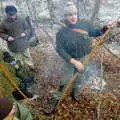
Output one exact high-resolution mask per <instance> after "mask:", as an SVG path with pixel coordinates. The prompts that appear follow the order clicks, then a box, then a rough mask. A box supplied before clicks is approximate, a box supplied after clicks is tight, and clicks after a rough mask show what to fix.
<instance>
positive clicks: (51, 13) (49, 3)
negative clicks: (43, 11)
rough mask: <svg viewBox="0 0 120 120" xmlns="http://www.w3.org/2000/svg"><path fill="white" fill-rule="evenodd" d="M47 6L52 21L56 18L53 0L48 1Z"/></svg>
mask: <svg viewBox="0 0 120 120" xmlns="http://www.w3.org/2000/svg"><path fill="white" fill-rule="evenodd" d="M47 4H48V10H49V14H50V17H51V19H54V18H56V17H55V14H54V4H53V1H52V0H47Z"/></svg>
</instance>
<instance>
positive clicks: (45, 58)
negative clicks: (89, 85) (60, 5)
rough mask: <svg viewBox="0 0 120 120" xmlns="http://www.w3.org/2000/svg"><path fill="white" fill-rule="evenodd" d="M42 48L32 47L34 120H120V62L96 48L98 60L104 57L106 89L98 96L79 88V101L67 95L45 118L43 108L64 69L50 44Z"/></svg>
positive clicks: (97, 93)
mask: <svg viewBox="0 0 120 120" xmlns="http://www.w3.org/2000/svg"><path fill="white" fill-rule="evenodd" d="M42 45H43V44H42ZM43 46H44V45H43ZM43 46H38V47H36V48H31V53H32V56H33V60H34V63H35V68H36V82H37V84H36V85H33V87H32V88H31V89H32V91H33V92H34V93H35V94H38V95H39V98H38V99H36V100H34V101H33V103H34V105H30V107H31V109H32V112H33V115H34V120H120V59H118V58H116V57H115V56H113V55H112V54H110V53H109V52H108V51H107V50H105V49H104V48H103V47H101V48H100V49H98V51H97V53H99V54H97V55H96V56H97V57H98V58H99V59H100V56H99V55H100V54H101V53H102V54H103V67H104V79H105V81H106V83H107V85H106V88H105V89H104V90H103V91H102V92H101V93H100V92H99V91H94V92H90V90H89V89H82V90H80V95H81V99H80V100H79V101H78V102H76V101H74V100H73V99H72V98H71V97H70V96H69V95H67V96H66V97H65V99H64V100H63V102H62V103H61V105H60V107H59V109H57V110H56V112H55V113H53V114H52V115H50V116H46V115H44V114H43V111H44V109H46V107H45V106H46V105H47V103H48V101H49V100H50V98H51V97H52V95H53V93H54V91H55V89H57V88H58V85H59V82H60V81H59V78H60V76H61V75H62V74H63V71H62V69H63V68H64V66H63V60H62V59H61V58H60V57H59V56H58V54H57V53H56V52H55V50H54V47H53V46H52V44H51V43H50V42H48V41H47V42H45V46H46V47H43ZM46 48H47V49H46ZM38 56H40V57H38Z"/></svg>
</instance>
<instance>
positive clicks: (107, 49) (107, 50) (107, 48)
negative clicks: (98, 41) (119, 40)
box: [102, 44, 120, 59]
mask: <svg viewBox="0 0 120 120" xmlns="http://www.w3.org/2000/svg"><path fill="white" fill-rule="evenodd" d="M102 46H103V47H104V48H105V49H106V50H107V51H108V52H109V53H110V54H111V55H113V56H114V57H115V58H117V59H120V57H118V56H117V55H115V54H113V53H112V52H111V51H110V50H109V49H108V48H107V47H106V46H105V45H104V44H102Z"/></svg>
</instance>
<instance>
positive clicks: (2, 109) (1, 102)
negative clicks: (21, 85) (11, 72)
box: [0, 97, 13, 120]
mask: <svg viewBox="0 0 120 120" xmlns="http://www.w3.org/2000/svg"><path fill="white" fill-rule="evenodd" d="M12 108H13V105H12V103H11V102H10V101H9V100H8V99H7V98H5V97H0V120H3V119H4V118H5V117H7V116H8V114H9V113H10V112H11V110H12Z"/></svg>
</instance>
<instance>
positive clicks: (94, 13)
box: [90, 0, 101, 24]
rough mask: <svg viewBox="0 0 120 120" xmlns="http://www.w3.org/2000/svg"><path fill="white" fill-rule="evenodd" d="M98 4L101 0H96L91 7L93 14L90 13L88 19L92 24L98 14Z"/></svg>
mask: <svg viewBox="0 0 120 120" xmlns="http://www.w3.org/2000/svg"><path fill="white" fill-rule="evenodd" d="M100 4H101V0H96V2H95V5H94V8H93V14H92V16H91V19H90V21H91V24H94V21H95V20H96V18H97V16H98V12H99V9H100Z"/></svg>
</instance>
